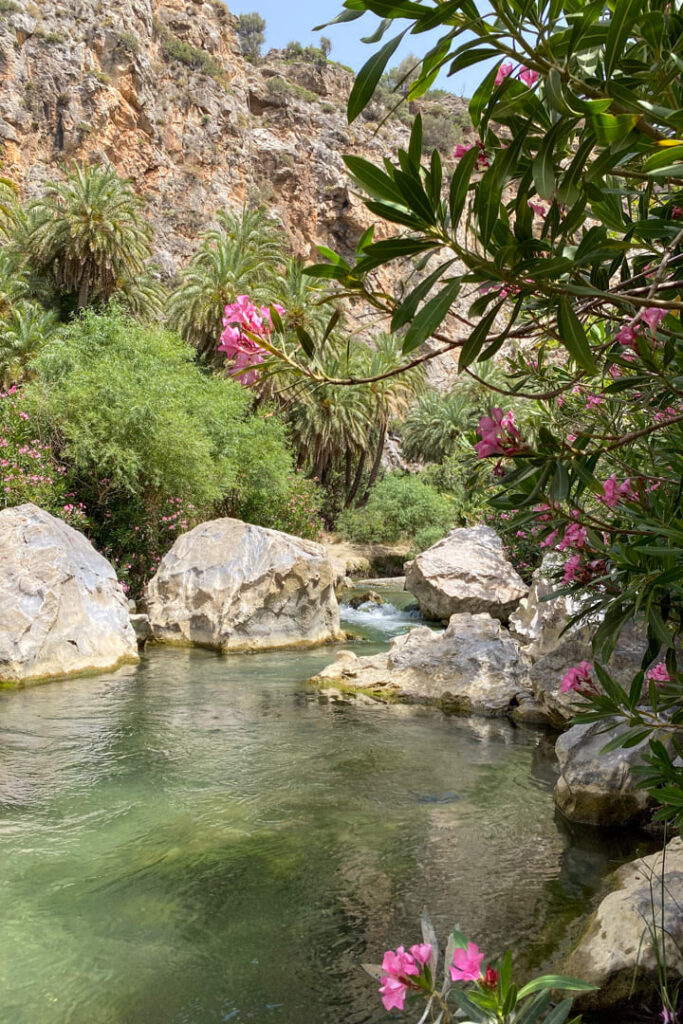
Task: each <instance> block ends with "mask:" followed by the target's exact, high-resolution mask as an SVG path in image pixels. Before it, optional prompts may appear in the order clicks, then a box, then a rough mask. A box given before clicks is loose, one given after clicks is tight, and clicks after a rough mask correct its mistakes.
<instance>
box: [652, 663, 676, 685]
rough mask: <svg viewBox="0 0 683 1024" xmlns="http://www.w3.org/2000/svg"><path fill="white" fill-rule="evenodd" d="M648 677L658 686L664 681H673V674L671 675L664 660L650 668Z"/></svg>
mask: <svg viewBox="0 0 683 1024" xmlns="http://www.w3.org/2000/svg"><path fill="white" fill-rule="evenodd" d="M647 678H648V681H649V680H650V679H651V680H652V682H653V683H655V684H656V685H657V686H661V685H662V683H670V682H671V676H670V675H669V673H668V671H667V668H666V665H665V664H664V662H663V661H660V662H659V664H657V665H653V666H652V668H651V669H649V670H648V673H647Z"/></svg>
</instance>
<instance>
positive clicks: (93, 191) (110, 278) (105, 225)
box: [27, 164, 158, 310]
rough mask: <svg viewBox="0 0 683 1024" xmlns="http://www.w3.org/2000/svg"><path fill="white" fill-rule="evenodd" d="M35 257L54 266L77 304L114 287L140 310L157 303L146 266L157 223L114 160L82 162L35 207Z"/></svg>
mask: <svg viewBox="0 0 683 1024" xmlns="http://www.w3.org/2000/svg"><path fill="white" fill-rule="evenodd" d="M27 246H28V255H29V262H30V263H31V264H32V265H33V267H34V268H35V269H36V270H37V271H39V272H42V273H47V274H48V275H49V276H50V277H51V278H52V279H53V280H54V284H55V286H56V287H57V290H58V291H59V292H60V293H62V294H65V295H68V296H72V297H73V298H74V300H75V304H76V307H77V308H78V309H83V308H84V307H86V306H88V305H93V304H97V303H101V302H106V301H107V300H108V299H109V298H110V297H111V296H112V295H113V294H114V293H115V292H121V293H122V296H123V297H124V300H127V301H128V303H129V304H130V305H132V306H133V307H137V308H138V309H139V310H148V309H150V307H151V308H155V307H158V296H156V295H155V289H154V287H153V286H151V284H150V277H149V274H148V271H147V265H148V263H149V260H150V258H151V255H152V227H151V225H150V224H149V223H148V222H147V221H146V220H145V219H144V217H143V216H142V201H141V200H140V199H139V198H138V197H137V196H136V195H135V193H134V192H133V190H132V188H131V184H130V182H129V181H125V180H124V179H122V178H120V177H119V175H118V174H117V173H116V171H115V170H114V169H113V168H112V167H101V166H92V167H87V166H84V165H80V164H75V165H74V167H73V170H72V171H71V172H70V173H69V174H68V175H67V177H66V180H65V181H63V182H50V183H49V184H48V185H47V188H46V190H45V194H44V195H43V196H42V197H41V198H40V199H38V200H36V201H35V202H34V203H33V204H32V205H31V206H30V208H29V230H28V235H27Z"/></svg>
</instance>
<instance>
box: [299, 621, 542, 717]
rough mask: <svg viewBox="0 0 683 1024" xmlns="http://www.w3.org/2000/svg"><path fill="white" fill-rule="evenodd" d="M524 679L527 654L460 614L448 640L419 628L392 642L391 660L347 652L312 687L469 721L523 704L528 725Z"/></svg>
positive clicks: (495, 629) (489, 625)
mask: <svg viewBox="0 0 683 1024" xmlns="http://www.w3.org/2000/svg"><path fill="white" fill-rule="evenodd" d="M526 673H527V663H526V659H525V657H524V654H523V653H522V652H521V651H520V649H519V647H518V645H517V644H516V643H515V641H514V640H513V639H512V638H511V637H510V636H509V635H508V633H507V631H506V630H505V629H504V628H503V627H502V626H501V624H500V622H499V621H498V620H497V619H492V618H491V616H490V615H484V614H482V615H468V614H462V615H453V616H452V618H451V620H450V623H449V625H448V628H447V629H446V630H444V632H442V633H436V632H434V631H433V630H431V629H429V628H428V627H427V626H420V627H418V628H417V629H412V630H411V631H410V633H408V634H407V635H405V636H398V637H394V639H393V640H392V641H391V647H390V649H389V651H388V653H385V654H376V655H372V656H370V657H363V658H358V657H356V655H355V654H352V653H351V652H349V651H344V652H342V653H341V654H339V655H338V657H337V660H336V661H335V662H333V663H332V664H331V665H328V666H327V668H325V669H323V671H322V672H321V673H320V675H318V676H317V677H316V678H315V679H314V680H312V681H313V682H314V683H315V684H316V685H318V686H321V687H322V688H331V689H341V690H343V691H345V692H347V693H351V694H353V693H361V694H366V695H367V694H369V695H370V696H373V697H375V698H376V699H377V700H388V701H400V702H402V703H415V704H433V705H435V706H437V707H440V708H442V709H443V710H444V711H451V712H456V713H458V714H466V715H468V714H472V715H483V716H486V717H500V716H503V715H508V714H513V713H514V711H515V710H516V709H517V708H518V707H520V706H521V705H522V704H523V705H524V714H523V717H524V718H525V719H526V720H529V717H530V714H531V710H532V709H531V707H530V705H531V703H532V698H531V693H530V692H529V689H528V684H527V682H526Z"/></svg>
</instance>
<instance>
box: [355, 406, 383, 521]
mask: <svg viewBox="0 0 683 1024" xmlns="http://www.w3.org/2000/svg"><path fill="white" fill-rule="evenodd" d="M386 436H387V425H386V421H385V422H384V423H383V424H382V427H381V429H380V432H379V441H378V442H377V451H376V452H375V461H374V462H373V464H372V469H371V470H370V477H369V479H368V486H367V487H366V488H365V494H364V495H363V500H362V501H361V505H364V504H365V503H366V501H367V500H368V498H369V497H370V491H371V490H372V488H373V487H374V485H375V482H376V480H377V477H378V476H379V471H380V468H381V466H382V455H383V454H384V442H385V440H386Z"/></svg>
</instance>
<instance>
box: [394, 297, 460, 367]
mask: <svg viewBox="0 0 683 1024" xmlns="http://www.w3.org/2000/svg"><path fill="white" fill-rule="evenodd" d="M459 291H460V280H459V279H457V280H454V281H449V283H448V284H447V285H446V286H445V288H442V289H441V291H440V292H439V293H438V295H435V296H434V297H433V298H431V299H430V300H429V302H427V303H425V305H424V306H423V307H422V309H421V310H420V312H419V313H418V314H417V316H416V317H415V319H414V320H413V322H412V324H411V325H410V327H409V329H408V333H407V334H406V336H405V339H404V342H403V353H404V355H405V354H407V353H408V352H412V351H413V349H416V348H418V347H419V346H420V345H421V344H422V343H423V341H426V340H427V338H429V337H431V336H432V334H433V333H434V331H435V330H436V329H437V327H439V325H440V324H442V323H443V321H444V319H445V318H446V315H447V313H448V311H449V309H450V308H451V306H452V305H453V303H454V302H455V300H456V298H457V297H458V292H459Z"/></svg>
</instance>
